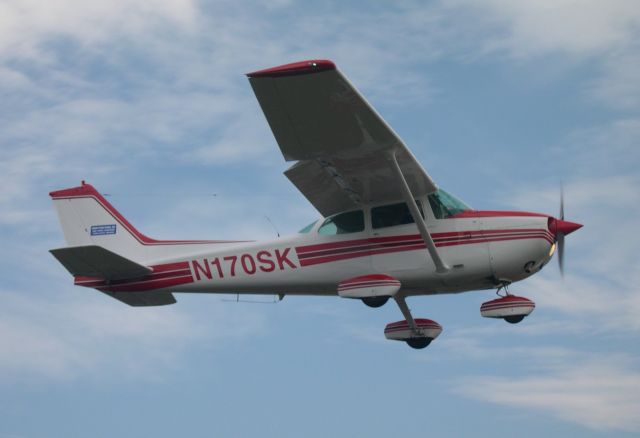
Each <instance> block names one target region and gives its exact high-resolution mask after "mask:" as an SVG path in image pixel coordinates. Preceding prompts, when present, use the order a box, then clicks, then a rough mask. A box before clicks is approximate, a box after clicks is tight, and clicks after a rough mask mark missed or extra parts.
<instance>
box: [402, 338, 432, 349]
mask: <svg viewBox="0 0 640 438" xmlns="http://www.w3.org/2000/svg"><path fill="white" fill-rule="evenodd" d="M431 341H433V339H431V338H409V339H407V340H406V341H405V342H406V343H407V345H408V346H409V347H411V348H415V349H416V350H421V349H423V348H426V347H427V346H428V345H429V344H430V343H431Z"/></svg>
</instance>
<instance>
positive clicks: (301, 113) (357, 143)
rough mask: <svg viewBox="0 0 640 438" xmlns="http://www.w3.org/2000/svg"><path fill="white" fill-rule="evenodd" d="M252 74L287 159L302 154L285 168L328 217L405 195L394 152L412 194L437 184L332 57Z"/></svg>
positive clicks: (272, 127)
mask: <svg viewBox="0 0 640 438" xmlns="http://www.w3.org/2000/svg"><path fill="white" fill-rule="evenodd" d="M247 76H248V77H249V82H250V83H251V86H252V88H253V91H254V92H255V94H256V97H257V98H258V102H259V103H260V106H261V107H262V111H263V112H264V114H265V117H266V118H267V121H268V122H269V126H270V127H271V130H272V131H273V134H274V136H275V138H276V141H277V142H278V145H279V146H280V150H281V151H282V154H283V155H284V158H285V160H287V161H297V162H296V163H295V164H294V165H293V166H291V167H290V168H289V169H288V170H287V171H285V175H286V176H287V177H288V178H289V180H291V182H292V183H293V184H294V185H295V186H296V187H297V188H298V189H299V190H300V191H301V192H302V194H304V196H305V197H306V198H307V199H308V200H309V201H310V202H311V204H313V206H314V207H315V208H316V209H317V210H318V211H319V212H320V213H321V214H322V215H323V216H329V215H332V214H334V213H338V212H341V211H345V210H349V209H354V208H358V207H359V206H360V205H362V204H370V203H378V202H385V201H394V200H399V199H402V198H403V191H402V187H401V186H400V184H398V179H397V177H396V175H395V174H394V169H393V166H394V164H392V163H390V156H391V155H390V154H395V159H396V160H397V163H398V165H399V166H400V169H401V171H402V174H403V175H404V178H405V180H406V182H407V184H408V186H409V188H410V190H411V194H412V195H413V196H414V197H419V196H422V195H425V194H429V193H432V192H434V191H436V190H437V186H436V184H435V183H434V182H433V180H432V179H431V178H430V177H429V175H428V174H427V172H426V171H425V170H424V169H423V168H422V166H421V165H420V163H419V162H418V161H417V160H416V159H415V158H414V156H413V155H412V154H411V152H410V151H409V149H407V147H406V146H405V144H404V143H403V142H402V140H401V139H400V137H398V135H397V134H396V133H395V132H394V131H393V129H391V127H389V125H387V123H386V122H385V121H384V120H383V119H382V117H380V115H379V114H378V113H377V112H376V110H375V109H374V108H373V107H372V106H371V105H369V103H368V102H367V101H366V100H365V99H364V97H362V95H361V94H360V93H359V92H358V90H356V89H355V88H354V87H353V85H351V84H350V83H349V81H348V80H347V79H346V78H345V77H344V76H343V75H342V73H340V71H338V70H337V69H336V66H335V64H333V62H331V61H327V60H316V61H303V62H298V63H294V64H287V65H283V66H279V67H275V68H270V69H267V70H260V71H257V72H253V73H249V74H248V75H247Z"/></svg>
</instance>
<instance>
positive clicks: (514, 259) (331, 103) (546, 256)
mask: <svg viewBox="0 0 640 438" xmlns="http://www.w3.org/2000/svg"><path fill="white" fill-rule="evenodd" d="M247 76H248V77H249V82H250V84H251V86H252V88H253V90H254V92H255V95H256V97H257V99H258V102H259V103H260V106H261V107H262V110H263V112H264V114H265V117H266V119H267V121H268V123H269V126H270V127H271V130H272V132H273V134H274V136H275V138H276V141H277V143H278V145H279V147H280V150H281V152H282V154H283V155H284V158H285V160H287V161H292V162H294V163H293V165H292V166H291V167H290V168H289V169H288V170H286V171H285V175H286V177H287V178H289V180H290V181H291V182H292V183H293V184H294V185H295V186H296V187H297V188H298V190H300V192H301V193H302V194H303V195H304V196H305V197H306V198H307V199H308V200H309V202H311V204H312V205H313V206H314V207H315V208H316V209H317V210H318V212H319V213H320V214H321V215H322V219H319V220H317V221H316V222H314V223H313V224H310V225H309V226H307V227H305V228H304V229H303V230H301V231H300V232H299V233H298V234H295V235H293V236H289V237H282V238H277V239H273V240H270V241H264V242H253V241H227V240H156V239H152V238H149V237H147V236H145V235H144V234H142V233H140V232H139V231H138V230H137V229H136V228H135V227H134V226H133V225H132V224H131V223H130V222H129V221H127V219H125V218H124V217H123V216H122V215H121V214H120V213H119V212H118V211H117V210H116V209H115V208H114V207H113V206H112V205H111V204H110V203H109V202H108V201H107V200H106V199H105V198H104V197H103V196H102V195H101V194H100V193H99V192H98V191H97V190H96V189H95V188H94V187H92V186H91V185H89V184H86V183H84V182H82V184H81V185H80V186H78V187H73V188H70V189H64V190H58V191H54V192H51V193H50V195H51V197H52V199H53V203H54V206H55V208H56V210H57V212H58V215H59V219H60V223H61V225H62V230H63V233H64V237H65V239H66V241H67V245H68V246H67V247H64V248H58V249H53V250H51V253H52V254H53V255H54V256H55V257H56V258H57V259H58V260H59V261H60V262H61V263H62V264H63V265H64V266H65V267H66V268H67V270H68V271H69V272H70V273H71V274H72V275H73V276H74V279H75V284H77V285H80V286H85V287H90V288H94V289H97V290H98V291H100V292H103V293H105V294H108V295H110V296H111V297H113V298H116V299H118V300H120V301H122V302H124V303H127V304H129V305H132V306H157V305H163V304H172V303H175V302H176V300H175V298H174V295H173V294H174V293H175V292H192V293H234V294H236V293H238V294H277V295H279V296H280V297H283V296H284V295H334V296H341V297H345V298H351V299H360V300H362V301H363V302H364V303H365V304H367V305H369V306H371V307H378V306H381V305H383V304H385V303H386V302H387V301H388V300H389V299H390V298H392V299H393V300H394V301H395V302H396V303H397V304H398V306H399V308H400V310H401V312H402V314H403V316H404V320H403V321H401V323H394V324H390V325H388V326H387V329H386V330H385V335H386V336H387V337H388V338H389V339H396V340H403V341H406V342H407V343H408V344H409V345H410V346H412V347H414V348H423V347H425V346H426V345H428V343H429V342H431V340H432V339H434V338H435V337H436V336H437V335H438V334H439V333H440V331H441V330H442V328H441V327H440V325H439V324H437V323H435V322H433V321H430V320H426V319H414V318H413V316H412V314H411V312H410V311H409V308H408V306H407V303H406V298H407V297H410V296H416V295H432V294H441V293H458V292H466V291H473V290H486V289H502V288H506V286H507V285H509V284H511V283H514V282H516V281H520V280H523V279H525V278H527V277H529V276H531V275H533V274H535V273H537V272H539V271H540V269H542V267H543V266H545V265H546V264H547V263H548V262H549V260H550V259H551V257H552V256H553V253H554V251H555V249H556V246H557V247H558V249H559V251H558V252H559V256H560V257H559V259H560V260H561V259H562V253H563V252H562V248H563V246H564V236H565V235H567V234H569V233H571V232H573V231H575V230H576V229H578V228H580V227H581V225H579V224H576V223H572V222H568V221H565V220H564V217H563V216H564V214H563V213H562V209H561V214H560V217H559V218H554V217H551V216H548V215H544V214H538V213H526V212H513V211H482V210H474V209H472V208H471V207H469V206H467V205H466V204H464V203H463V202H462V201H460V200H458V199H457V198H456V197H454V196H453V195H451V194H449V193H447V192H445V191H444V190H442V189H441V188H439V187H438V186H437V185H436V183H435V182H434V181H433V180H432V179H431V177H430V176H429V175H428V173H427V172H426V171H425V170H424V168H423V167H422V165H421V164H420V163H419V162H418V161H417V160H416V159H415V157H414V156H413V154H412V153H411V152H410V151H409V149H408V148H407V147H406V146H405V144H404V143H403V141H402V140H401V139H400V137H399V136H398V135H397V134H396V133H395V132H394V131H393V129H392V128H391V127H390V126H389V125H388V124H387V123H386V122H385V121H384V120H383V119H382V117H381V116H380V115H379V114H378V113H377V112H376V111H375V109H373V107H372V106H371V105H370V104H369V103H368V102H367V101H366V100H365V99H364V97H362V95H360V93H359V92H358V91H357V90H356V89H355V88H354V87H353V86H352V85H351V84H350V83H349V81H348V80H347V79H346V77H345V76H344V75H343V74H342V73H341V72H340V71H339V70H338V69H337V68H336V66H335V65H334V64H333V63H332V62H331V61H327V60H314V61H303V62H298V63H294V64H288V65H284V66H280V67H275V68H271V69H267V70H261V71H258V72H255V73H249V74H248V75H247ZM506 298H507V297H505V298H502V299H501V300H503V301H500V300H498V301H499V302H500V303H503V302H506V301H508V300H507V299H506ZM527 302H528V303H531V305H528V304H527V305H525V304H522V305H520V307H516V308H515V309H517V310H518V311H520V312H521V313H522V312H524V311H525V310H527V309H528V312H529V313H530V311H531V310H532V309H533V303H532V302H530V301H528V300H527ZM525 308H526V309H525ZM509 309H512V308H509ZM485 310H486V312H485ZM485 310H483V315H484V316H491V317H501V318H504V319H507V320H508V318H510V317H511V316H513V315H514V314H513V313H510V314H506V313H500V312H503V311H505V310H508V309H507V308H506V307H505V308H500V309H497V310H496V309H494V308H491V309H489V308H485ZM496 311H498V313H495V312H496ZM487 312H489V313H487ZM485 313H486V315H485ZM527 314H528V313H527ZM516 316H517V315H516ZM511 319H513V318H511Z"/></svg>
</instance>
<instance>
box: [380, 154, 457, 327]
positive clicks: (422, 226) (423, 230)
mask: <svg viewBox="0 0 640 438" xmlns="http://www.w3.org/2000/svg"><path fill="white" fill-rule="evenodd" d="M389 161H390V162H391V168H392V169H393V172H394V173H395V175H396V177H397V178H398V182H399V183H400V189H401V190H402V195H403V196H404V200H405V202H406V203H407V206H408V207H409V211H410V212H411V216H413V220H414V221H415V223H416V225H417V226H418V230H419V231H420V235H421V236H422V240H424V243H425V244H426V245H427V250H428V251H429V255H430V256H431V259H432V260H433V263H434V264H435V265H436V272H437V273H439V274H444V273H445V272H447V271H449V269H450V268H449V266H447V264H446V263H445V262H444V261H443V260H442V258H441V257H440V254H439V253H438V249H437V248H436V244H435V243H433V239H432V238H431V234H430V233H429V230H428V229H427V224H426V223H425V221H424V218H423V217H422V215H421V214H420V210H419V209H418V204H416V200H415V198H414V196H413V194H412V193H411V189H410V188H409V184H407V180H406V179H405V178H404V175H403V174H402V169H400V165H399V164H398V160H397V159H396V154H395V152H391V153H390V154H389ZM407 321H408V320H407Z"/></svg>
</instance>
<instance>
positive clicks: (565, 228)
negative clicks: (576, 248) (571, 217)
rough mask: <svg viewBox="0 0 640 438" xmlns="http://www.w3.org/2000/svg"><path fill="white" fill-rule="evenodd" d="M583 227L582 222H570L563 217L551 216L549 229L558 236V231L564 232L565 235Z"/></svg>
mask: <svg viewBox="0 0 640 438" xmlns="http://www.w3.org/2000/svg"><path fill="white" fill-rule="evenodd" d="M580 228H582V224H578V223H576V222H569V221H565V220H563V219H556V218H554V217H550V218H549V231H551V233H552V234H553V235H554V236H556V237H557V236H558V233H562V234H564V235H565V236H566V235H567V234H571V233H573V232H574V231H575V230H578V229H580Z"/></svg>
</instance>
